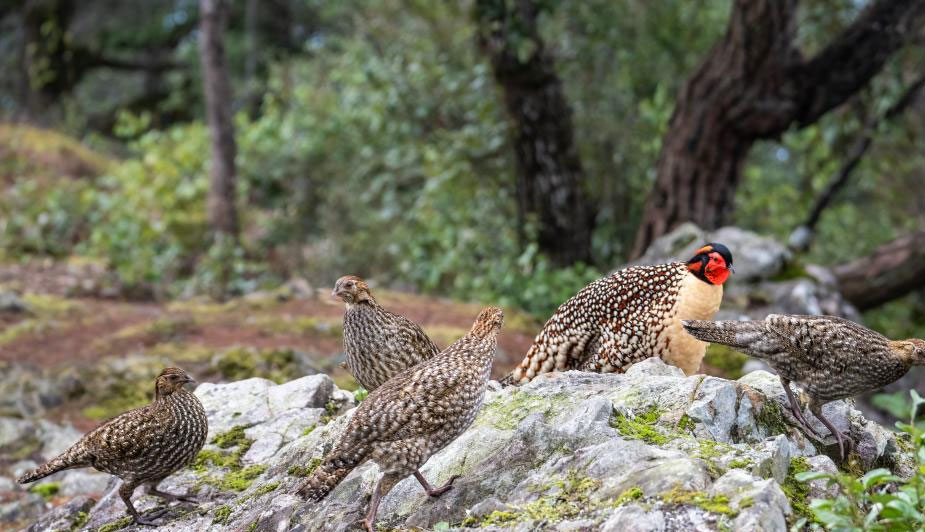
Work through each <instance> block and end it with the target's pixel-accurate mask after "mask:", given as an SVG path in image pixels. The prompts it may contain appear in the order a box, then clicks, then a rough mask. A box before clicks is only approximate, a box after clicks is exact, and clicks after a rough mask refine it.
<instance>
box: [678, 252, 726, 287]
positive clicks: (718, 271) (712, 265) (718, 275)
mask: <svg viewBox="0 0 925 532" xmlns="http://www.w3.org/2000/svg"><path fill="white" fill-rule="evenodd" d="M707 257H709V260H707V261H706V263H704V262H701V261H697V262H692V263H690V264H688V265H687V268H688V269H689V270H690V271H692V272H700V269H701V268H704V267H705V268H706V271H704V272H703V276H704V277H706V278H707V279H709V280H710V282H711V283H713V284H715V285H721V284H723V283H725V282H726V280H727V279H729V273H730V272H729V267H728V266H727V265H726V259H724V258H723V256H722V255H720V254H719V253H718V252H716V251H713V252H710V253H709V254H707ZM704 264H706V266H704Z"/></svg>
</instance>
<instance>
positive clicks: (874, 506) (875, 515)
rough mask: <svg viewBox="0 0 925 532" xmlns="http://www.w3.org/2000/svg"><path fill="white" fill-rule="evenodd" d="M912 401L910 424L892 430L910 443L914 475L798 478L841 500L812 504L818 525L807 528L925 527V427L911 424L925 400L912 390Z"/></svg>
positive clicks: (877, 472)
mask: <svg viewBox="0 0 925 532" xmlns="http://www.w3.org/2000/svg"><path fill="white" fill-rule="evenodd" d="M910 394H911V396H912V413H911V416H910V422H909V423H902V422H898V423H897V424H896V426H897V427H898V428H899V430H900V431H902V432H903V433H904V435H907V436H908V437H909V439H910V443H911V450H912V455H913V459H914V460H915V474H913V475H912V476H911V477H910V478H908V479H904V478H901V477H898V476H895V475H893V474H892V473H891V472H890V471H889V470H888V469H883V468H879V469H874V470H872V471H869V472H868V473H867V474H865V475H864V476H862V477H860V478H855V477H853V476H851V475H849V474H847V473H837V474H831V473H821V472H813V471H810V472H805V473H799V474H797V475H796V479H797V480H799V481H801V482H809V481H813V480H819V479H822V480H825V481H826V482H827V484H828V485H829V486H833V485H834V486H837V487H838V490H839V495H838V496H837V497H835V498H833V499H813V501H812V502H811V503H810V508H811V509H812V512H813V515H814V517H815V519H816V521H817V523H812V524H811V525H809V526H810V527H811V528H812V529H814V530H818V529H820V527H824V528H825V529H827V530H839V531H844V532H849V531H858V532H861V531H864V532H867V531H877V532H880V531H883V532H894V531H895V532H906V531H913V530H922V529H923V527H925V427H922V426H921V425H917V424H916V423H915V419H916V411H917V410H918V408H919V407H920V406H921V405H923V404H925V399H922V397H920V396H919V394H918V393H916V391H915V390H912V391H911V392H910ZM805 526H807V519H805V518H804V519H801V520H800V521H799V522H797V524H796V525H795V527H794V528H795V529H797V530H799V529H802V528H803V527H805Z"/></svg>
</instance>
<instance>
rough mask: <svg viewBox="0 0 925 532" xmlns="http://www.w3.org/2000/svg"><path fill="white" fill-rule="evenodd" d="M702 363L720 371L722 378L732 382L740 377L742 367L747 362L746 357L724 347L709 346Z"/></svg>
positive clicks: (718, 345)
mask: <svg viewBox="0 0 925 532" xmlns="http://www.w3.org/2000/svg"><path fill="white" fill-rule="evenodd" d="M703 362H704V363H705V364H707V365H709V366H712V367H714V368H716V369H719V370H721V371H722V372H723V377H725V378H727V379H733V380H734V379H738V378H739V377H741V376H742V367H743V366H744V365H745V363H746V362H748V357H747V356H746V355H743V354H742V353H739V352H738V351H736V350H735V349H732V348H730V347H727V346H725V345H720V344H710V345H709V346H707V353H706V355H704V357H703Z"/></svg>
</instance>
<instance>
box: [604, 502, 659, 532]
mask: <svg viewBox="0 0 925 532" xmlns="http://www.w3.org/2000/svg"><path fill="white" fill-rule="evenodd" d="M664 530H665V515H664V514H663V513H662V512H660V511H658V510H644V509H643V508H641V507H639V506H636V505H629V506H621V507H619V508H617V509H616V510H614V511H613V514H611V516H610V518H609V519H607V521H605V522H604V525H603V526H602V527H601V532H663V531H664Z"/></svg>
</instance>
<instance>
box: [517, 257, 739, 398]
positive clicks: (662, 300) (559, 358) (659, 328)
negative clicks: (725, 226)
mask: <svg viewBox="0 0 925 532" xmlns="http://www.w3.org/2000/svg"><path fill="white" fill-rule="evenodd" d="M722 290H723V289H722V286H721V285H710V284H709V283H706V282H704V281H702V280H700V279H698V278H697V277H695V276H694V274H692V273H691V272H690V271H689V270H688V268H687V265H686V264H684V263H681V262H675V263H669V264H658V265H652V266H635V267H630V268H626V269H623V270H620V271H618V272H615V273H614V274H612V275H610V276H608V277H605V278H603V279H599V280H597V281H595V282H593V283H591V284H589V285H588V286H586V287H585V288H583V289H581V291H579V292H578V293H577V294H575V295H574V296H573V297H572V298H571V299H569V300H568V301H566V302H565V303H563V304H562V305H561V306H560V307H559V308H558V310H556V313H555V314H553V316H552V317H551V318H549V320H548V321H547V322H546V324H545V325H544V326H543V330H542V331H540V333H539V334H538V335H537V337H536V339H535V340H534V342H533V345H532V346H531V347H530V349H529V351H528V352H527V354H526V356H525V357H524V359H523V361H522V362H521V363H520V364H519V365H518V367H517V368H515V369H514V371H513V372H512V373H511V375H509V376H508V377H507V378H506V379H505V383H524V382H528V381H530V380H531V379H533V378H534V377H535V376H536V375H539V374H541V373H548V372H551V371H565V370H569V369H580V370H584V371H596V372H601V373H622V372H624V371H626V369H627V368H628V367H629V366H630V365H632V364H634V363H636V362H638V361H640V360H643V359H646V358H650V357H653V356H657V357H661V358H663V359H664V360H665V361H666V362H669V363H672V364H675V365H678V366H680V367H682V369H684V370H685V371H686V372H687V373H693V372H695V371H696V370H697V369H698V368H699V367H700V361H701V359H702V358H703V353H704V347H703V344H701V343H700V342H691V340H693V339H692V338H690V337H689V336H687V334H686V333H684V332H683V330H681V327H680V321H679V320H680V319H681V318H711V317H712V316H713V314H714V313H715V312H716V311H717V310H718V308H719V303H720V301H721V300H722ZM685 298H686V299H687V300H692V299H698V300H699V299H703V301H702V304H700V303H701V301H693V302H692V303H693V304H687V305H686V306H685V303H691V302H690V301H685Z"/></svg>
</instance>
